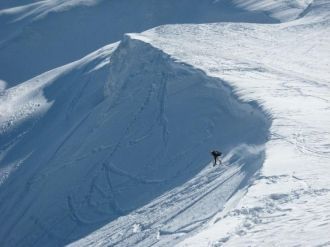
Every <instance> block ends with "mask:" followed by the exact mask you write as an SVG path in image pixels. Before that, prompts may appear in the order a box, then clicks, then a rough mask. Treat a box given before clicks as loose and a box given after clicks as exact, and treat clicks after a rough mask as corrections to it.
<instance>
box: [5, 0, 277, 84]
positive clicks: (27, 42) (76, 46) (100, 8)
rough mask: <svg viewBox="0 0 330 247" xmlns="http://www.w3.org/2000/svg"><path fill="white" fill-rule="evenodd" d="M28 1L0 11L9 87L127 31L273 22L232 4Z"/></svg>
mask: <svg viewBox="0 0 330 247" xmlns="http://www.w3.org/2000/svg"><path fill="white" fill-rule="evenodd" d="M17 2H18V1H17ZM30 2H32V3H31V4H27V5H22V6H18V7H15V8H9V9H3V10H0V79H1V80H5V81H7V83H8V84H9V85H16V84H17V83H20V82H22V81H25V80H27V79H30V78H31V77H34V76H36V75H38V74H40V73H43V72H45V71H47V70H50V69H53V68H55V67H57V66H61V65H64V64H66V63H69V62H72V61H74V60H77V59H80V58H81V57H83V56H85V55H87V54H88V53H90V52H93V51H95V50H96V49H99V48H101V47H102V46H104V45H107V44H109V43H112V42H116V41H118V40H120V39H121V38H122V36H123V34H124V33H127V32H141V31H144V30H146V29H148V28H152V27H155V26H159V25H162V24H171V23H209V22H218V21H244V22H246V21H247V22H256V21H257V22H277V20H276V19H274V18H272V17H269V16H268V15H266V14H265V13H264V11H262V10H256V11H244V10H243V9H241V8H239V7H237V6H236V4H234V3H232V2H231V1H224V2H223V1H221V2H216V1H213V0H203V1H200V0H180V1H177V0H167V1H157V0H139V1H131V0H47V1H39V2H35V3H33V1H30ZM21 4H22V3H21ZM15 71H20V72H19V73H15Z"/></svg>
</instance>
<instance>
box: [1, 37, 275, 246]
mask: <svg viewBox="0 0 330 247" xmlns="http://www.w3.org/2000/svg"><path fill="white" fill-rule="evenodd" d="M115 47H116V45H113V46H109V47H105V48H103V49H101V50H99V51H97V52H95V53H93V54H91V55H89V56H87V57H86V58H84V59H82V60H80V61H78V62H75V63H72V64H69V65H66V66H63V67H61V68H58V69H55V70H52V71H50V72H47V73H46V74H43V75H41V76H38V77H36V78H34V79H31V80H30V81H27V82H26V83H23V84H21V85H18V86H16V87H13V88H11V89H9V90H5V91H3V92H2V95H1V98H0V100H1V101H2V102H4V103H6V102H7V103H8V102H9V103H8V104H9V105H13V104H12V103H13V102H16V107H15V108H13V109H11V111H9V110H8V111H7V112H5V114H4V115H3V116H1V118H0V121H1V122H0V124H1V129H2V130H3V131H2V132H1V133H0V134H1V139H0V140H1V141H0V148H1V149H0V150H1V154H0V158H1V159H0V162H1V163H0V176H1V181H2V185H1V187H0V201H1V204H0V212H1V214H0V221H1V222H5V223H4V224H2V226H1V228H0V243H1V245H4V246H45V245H47V246H56V245H63V244H68V243H70V242H72V241H74V240H77V239H80V238H81V237H83V236H85V235H87V234H89V233H91V232H92V231H94V230H96V229H98V228H100V227H101V226H103V225H105V224H107V223H109V222H110V224H109V225H107V226H106V227H115V228H116V229H117V230H113V231H112V232H113V235H112V236H111V237H110V236H108V237H107V240H108V241H109V239H113V243H115V242H116V243H122V244H123V245H125V244H127V243H133V242H135V243H136V244H138V243H140V244H144V243H146V242H143V241H147V242H148V243H150V241H158V240H157V236H158V235H161V234H163V235H166V236H168V237H169V238H170V239H173V238H176V239H179V237H178V236H177V235H176V234H177V233H178V234H180V231H178V229H181V230H182V229H183V230H185V231H188V232H192V231H193V230H195V229H197V228H198V227H200V226H201V225H202V224H203V223H204V222H205V220H207V219H208V218H209V217H210V216H211V215H213V214H214V213H216V212H217V211H219V210H221V209H222V208H223V206H224V204H225V203H226V201H227V200H228V199H229V198H230V197H231V196H232V195H233V194H235V192H236V191H237V190H239V189H241V188H244V187H246V186H248V185H249V183H250V182H251V179H253V175H254V174H255V173H256V172H257V171H258V169H259V168H260V167H261V165H262V162H263V159H264V150H263V144H264V143H265V142H266V141H267V138H268V129H269V125H270V120H269V118H268V117H267V116H266V114H265V113H264V112H263V111H262V109H261V108H260V107H259V106H258V105H257V104H256V103H255V102H241V101H239V100H238V99H237V97H236V96H235V93H234V91H233V89H232V88H231V87H229V86H228V85H227V84H226V83H225V82H224V81H221V80H219V79H217V78H212V77H209V76H207V75H206V74H205V73H203V71H200V70H198V69H195V68H194V67H191V66H189V65H187V64H183V63H181V62H179V61H175V60H173V59H172V58H171V57H169V56H168V55H166V54H165V53H163V52H162V51H161V50H158V49H156V48H154V47H153V46H151V45H150V44H148V42H147V41H146V40H145V41H143V40H140V39H137V38H135V36H134V35H131V36H125V38H124V40H123V41H122V42H121V43H120V45H119V47H118V48H117V49H116V50H115V52H113V53H112V51H113V49H114V48H115ZM109 59H110V62H109ZM109 71H110V72H109ZM33 96H37V97H33ZM215 147H216V148H219V149H221V150H222V151H223V152H224V153H226V154H227V156H226V158H225V160H224V163H225V165H226V166H227V167H221V168H213V167H212V166H211V165H210V164H209V162H210V155H209V151H210V149H212V148H215ZM192 178H193V179H192ZM174 188H175V189H174ZM192 188H194V189H192ZM197 195H198V197H197ZM199 197H200V198H199ZM196 199H198V200H196ZM201 199H203V200H201ZM206 201H209V203H206ZM179 208H180V210H179ZM139 210H140V211H139ZM132 211H134V212H135V214H134V215H135V216H134V217H135V218H134V217H133V216H131V215H132V214H130V215H128V216H125V215H127V214H128V213H129V212H132ZM153 214H154V215H155V217H154V218H153V217H151V216H150V215H153ZM156 215H157V217H156ZM118 217H119V218H118ZM133 218H134V219H135V220H132V219H133ZM129 219H130V220H129ZM136 220H137V221H138V222H140V223H143V222H144V223H143V227H144V228H147V227H148V224H149V227H150V231H152V232H153V233H155V234H151V235H150V236H146V234H148V232H149V231H143V233H141V234H142V235H141V234H140V235H139V234H135V235H134V236H131V235H130V234H128V235H125V234H122V235H121V234H120V232H123V231H127V232H130V230H131V229H132V228H134V229H135V230H136V231H138V229H139V224H137V223H136ZM151 221H152V222H154V223H155V222H157V224H159V225H158V226H157V227H151V224H152V222H151ZM192 222H195V223H196V224H195V223H194V224H193V225H194V227H192V225H190V223H192ZM112 223H113V224H112ZM187 224H188V225H189V227H188V228H187V226H185V225H187ZM118 226H119V228H120V232H119V230H118ZM186 228H187V229H189V230H187V229H186ZM136 231H135V232H136ZM177 231H178V232H177ZM149 233H150V232H149ZM172 234H174V235H173V236H172ZM132 238H133V239H132ZM136 238H137V239H136ZM166 239H167V238H162V241H166ZM142 240H143V241H142ZM125 241H126V242H125ZM127 241H129V242H127ZM164 243H165V242H164Z"/></svg>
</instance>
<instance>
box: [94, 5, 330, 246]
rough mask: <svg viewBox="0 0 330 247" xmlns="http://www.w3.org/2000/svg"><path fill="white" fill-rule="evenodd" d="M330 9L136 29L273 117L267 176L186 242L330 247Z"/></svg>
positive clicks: (320, 7)
mask: <svg viewBox="0 0 330 247" xmlns="http://www.w3.org/2000/svg"><path fill="white" fill-rule="evenodd" d="M329 10H330V3H329V1H314V2H313V3H312V4H311V5H310V6H309V7H308V9H306V11H305V12H304V13H303V14H302V15H301V18H299V19H297V20H295V21H292V22H287V23H282V24H275V25H267V24H265V25H258V24H246V23H245V24H244V23H239V24H233V23H231V24H226V23H218V24H206V25H171V26H164V27H158V28H155V29H152V30H149V31H147V32H145V33H143V34H142V35H136V38H139V39H142V40H144V41H148V42H150V43H151V44H152V45H154V46H155V47H158V48H159V49H162V50H163V51H164V52H166V53H168V54H170V55H171V56H173V57H174V58H176V59H178V60H179V61H182V62H185V63H188V64H191V65H193V66H195V67H196V68H200V69H202V70H203V71H205V72H206V74H207V75H209V76H214V77H219V78H222V79H223V80H225V81H227V82H228V83H230V85H232V86H233V87H234V88H235V89H237V92H238V95H239V96H240V97H241V98H242V99H245V100H247V99H253V100H256V101H257V102H259V103H260V104H261V105H262V106H263V107H264V109H266V111H268V112H269V113H270V114H271V116H272V120H273V121H272V126H271V128H270V132H271V139H270V141H269V142H268V143H267V145H266V159H265V162H264V165H263V168H262V171H261V174H260V175H261V176H260V177H259V178H258V179H257V180H256V181H255V182H254V184H253V185H252V186H250V187H249V190H248V193H247V194H246V195H245V196H244V197H243V199H242V200H241V201H240V202H239V204H238V205H236V206H233V205H235V204H231V203H228V204H227V205H226V209H225V210H224V211H222V212H221V213H220V214H218V215H216V216H215V217H214V218H213V219H212V220H210V221H209V224H208V225H207V227H206V228H205V229H204V230H203V231H201V232H200V233H199V234H197V235H195V236H193V237H191V238H187V239H186V240H185V241H183V242H182V243H180V245H179V246H209V245H211V246H212V245H214V246H218V245H228V246H246V245H251V246H259V245H266V246H269V245H271V246H272V245H281V246H294V245H302V246H305V245H315V246H317V245H319V246H322V245H325V246H326V245H328V244H329V241H330V239H329V234H328V233H329V229H330V228H329V226H330V220H329V219H330V211H329V204H330V190H329V188H330V184H329V179H328V174H329V160H330V132H329V123H330V117H329V116H330V112H329V109H330V107H329V106H330V100H329V99H330V87H329V85H330V70H329V64H330V60H329V58H330V56H329V51H330V47H329V44H330V35H329V34H330V28H329V27H330V25H329V23H330V21H329V20H330V16H329V13H330V12H329ZM196 37H198V38H196ZM234 197H235V196H234ZM233 201H235V198H233ZM95 236H97V234H95Z"/></svg>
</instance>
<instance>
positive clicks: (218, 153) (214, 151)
mask: <svg viewBox="0 0 330 247" xmlns="http://www.w3.org/2000/svg"><path fill="white" fill-rule="evenodd" d="M211 154H212V156H213V158H214V164H213V166H216V165H217V161H218V160H219V161H220V165H221V159H220V158H219V157H220V156H221V154H222V153H221V152H219V151H217V150H213V151H211Z"/></svg>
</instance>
